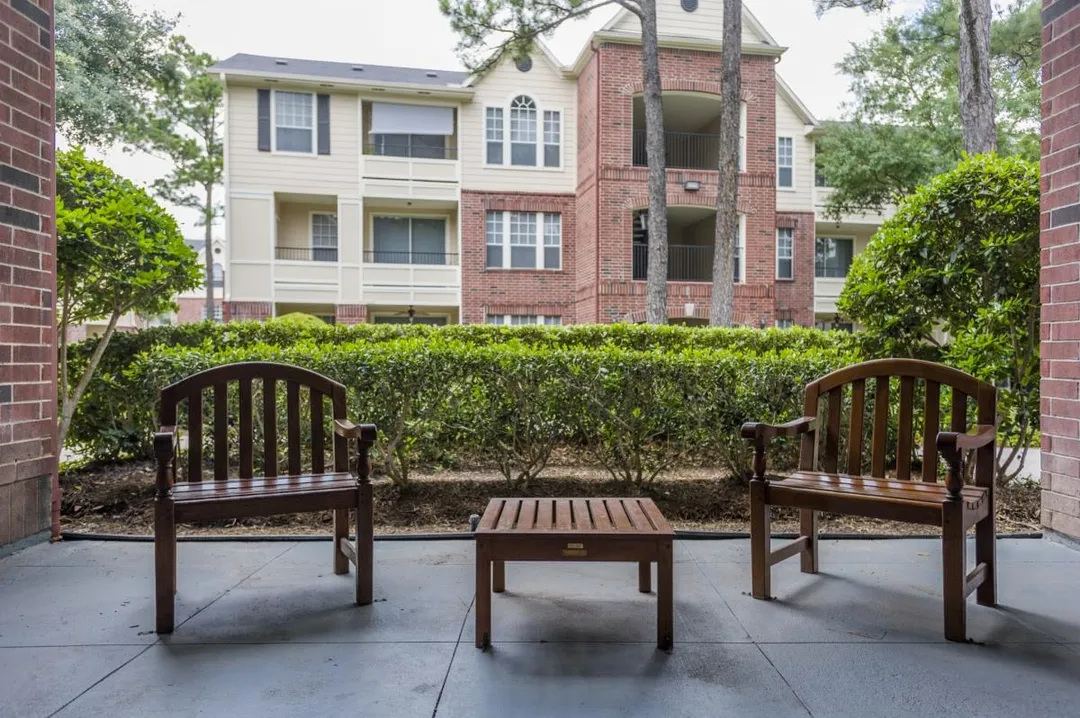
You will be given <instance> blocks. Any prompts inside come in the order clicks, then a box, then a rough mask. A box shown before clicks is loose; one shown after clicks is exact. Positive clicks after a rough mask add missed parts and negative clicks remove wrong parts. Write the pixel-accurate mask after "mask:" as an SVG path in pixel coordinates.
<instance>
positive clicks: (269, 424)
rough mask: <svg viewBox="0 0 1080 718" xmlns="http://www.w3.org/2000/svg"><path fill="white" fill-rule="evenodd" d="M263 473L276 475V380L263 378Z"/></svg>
mask: <svg viewBox="0 0 1080 718" xmlns="http://www.w3.org/2000/svg"><path fill="white" fill-rule="evenodd" d="M263 474H265V475H266V476H277V475H278V460H277V382H276V381H274V380H273V379H263Z"/></svg>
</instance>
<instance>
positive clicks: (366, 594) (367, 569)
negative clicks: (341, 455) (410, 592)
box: [356, 482, 375, 606]
mask: <svg viewBox="0 0 1080 718" xmlns="http://www.w3.org/2000/svg"><path fill="white" fill-rule="evenodd" d="M374 524H375V517H374V514H373V507H372V500H371V484H369V483H367V482H364V483H362V484H360V500H359V502H358V505H357V510H356V605H358V606H367V605H370V604H371V602H372V601H373V600H374V595H373V594H374V578H373V573H374V569H375V525H374Z"/></svg>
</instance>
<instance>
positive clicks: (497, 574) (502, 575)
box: [491, 561, 506, 593]
mask: <svg viewBox="0 0 1080 718" xmlns="http://www.w3.org/2000/svg"><path fill="white" fill-rule="evenodd" d="M491 564H492V566H491V570H492V573H491V590H492V591H494V592H495V593H502V592H503V591H505V590H506V561H492V562H491Z"/></svg>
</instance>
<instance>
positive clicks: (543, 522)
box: [533, 499, 555, 531]
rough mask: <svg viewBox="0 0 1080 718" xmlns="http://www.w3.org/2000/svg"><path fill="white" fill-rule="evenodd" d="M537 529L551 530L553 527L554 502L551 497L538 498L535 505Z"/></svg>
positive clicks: (535, 525)
mask: <svg viewBox="0 0 1080 718" xmlns="http://www.w3.org/2000/svg"><path fill="white" fill-rule="evenodd" d="M533 526H534V527H535V530H537V531H551V530H552V529H553V528H555V502H554V501H553V500H552V499H540V500H539V502H538V503H537V506H536V523H535V524H533Z"/></svg>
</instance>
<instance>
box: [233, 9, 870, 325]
mask: <svg viewBox="0 0 1080 718" xmlns="http://www.w3.org/2000/svg"><path fill="white" fill-rule="evenodd" d="M657 4H658V14H659V29H660V44H661V50H660V63H661V75H662V88H663V101H664V130H665V142H666V145H667V160H668V225H669V245H670V246H669V267H668V279H669V291H668V295H669V300H668V302H669V304H668V315H669V318H670V320H671V321H673V322H684V323H705V322H707V321H708V315H709V305H710V296H711V290H712V286H711V273H712V252H713V249H712V244H713V237H714V232H715V224H716V211H715V202H716V185H717V173H716V171H715V169H713V168H715V166H716V161H717V153H718V137H717V126H718V121H719V113H720V99H719V92H720V86H719V76H720V63H721V57H720V46H719V38H720V37H721V14H722V3H721V2H720V1H719V0H701V1H700V2H689V0H658V3H657ZM743 28H744V32H743V46H742V53H743V58H742V59H743V82H742V88H741V92H740V97H741V118H742V122H741V125H742V130H741V138H742V140H741V145H742V146H741V156H740V165H741V167H740V170H741V171H740V176H739V198H738V213H739V223H738V225H739V236H738V251H737V252H736V255H737V261H736V267H735V270H734V274H735V277H734V278H735V280H736V282H737V283H736V288H735V318H736V321H737V323H739V324H745V325H750V326H774V325H775V326H791V325H795V324H799V325H806V326H811V325H814V324H815V323H820V324H827V325H829V326H832V325H834V324H842V323H843V318H842V317H839V316H837V315H836V307H835V299H836V294H838V291H839V290H838V287H839V286H842V282H843V276H844V274H845V273H846V271H847V266H848V265H849V264H850V260H851V256H852V255H853V254H854V253H855V252H856V251H858V250H859V249H861V247H862V246H864V245H865V243H866V241H867V240H868V238H869V236H870V234H871V233H872V231H873V229H874V228H876V225H877V223H878V222H879V221H880V218H877V217H850V218H843V221H842V222H840V223H837V222H827V221H825V220H824V218H823V217H822V215H821V212H820V205H821V204H822V203H823V199H822V198H823V194H822V193H823V192H825V191H827V189H825V188H819V187H817V186H816V182H815V172H814V135H815V132H816V131H817V130H818V129H819V126H818V123H817V120H816V119H815V118H814V117H813V115H812V114H811V113H810V112H809V110H808V109H807V108H806V106H805V105H804V104H803V103H802V102H801V101H800V100H799V98H798V97H796V96H795V93H794V92H793V91H792V90H791V88H790V87H788V86H787V85H786V84H785V83H784V81H783V80H782V79H781V78H780V77H779V75H778V74H777V71H776V63H777V61H778V60H779V59H780V58H781V57H782V55H783V53H784V50H785V48H784V47H782V46H781V45H779V44H778V43H777V42H776V40H775V39H774V38H773V37H772V36H771V35H770V34H769V33H768V32H767V30H766V29H765V28H764V27H762V26H761V24H760V22H758V21H757V19H756V18H755V17H754V16H753V15H752V14H751V13H750V12H749V11H744V20H743ZM213 71H214V72H217V73H219V74H220V76H221V78H222V80H223V82H224V83H225V85H226V88H227V92H226V98H227V108H226V110H227V133H226V151H225V166H226V194H227V212H226V227H227V237H226V240H227V241H226V254H227V261H226V265H227V281H226V282H225V285H226V286H225V297H224V299H225V301H224V314H225V316H226V318H228V319H263V318H267V317H270V316H275V315H281V314H286V313H289V312H295V311H303V312H307V313H311V314H315V315H318V316H322V317H324V318H326V319H328V320H333V321H336V322H340V323H350V324H352V323H359V322H376V323H378V322H425V323H432V324H445V323H457V322H468V323H478V322H488V323H496V324H532V323H541V324H560V323H567V324H568V323H591V322H617V321H641V320H642V319H643V318H644V308H645V277H646V274H647V271H648V267H647V259H648V257H647V252H646V249H645V248H646V246H647V242H648V235H647V229H646V227H647V217H646V215H645V210H646V207H647V205H648V194H647V182H646V167H645V164H646V162H645V152H644V130H645V124H644V106H643V102H642V80H641V77H642V71H641V48H640V27H639V22H638V20H637V18H636V16H634V15H632V14H630V13H628V12H625V11H623V12H620V13H619V14H618V15H616V16H615V17H614V18H613V19H612V20H611V21H610V22H608V23H607V24H606V25H605V26H604V27H603V28H602V29H601V30H599V31H597V32H595V33H593V35H592V36H591V38H590V40H589V42H588V43H587V44H586V46H585V47H584V48H582V50H581V52H580V54H579V55H578V57H577V58H576V60H575V62H574V63H573V64H572V65H569V66H567V65H564V64H562V63H560V62H559V61H558V60H557V59H556V58H555V57H554V56H553V55H552V54H551V53H550V52H549V51H548V50H547V49H546V48H545V47H544V46H543V45H539V46H538V47H537V49H536V51H535V52H534V54H533V55H532V57H530V58H526V59H524V60H521V61H517V62H515V61H513V60H510V59H507V60H505V61H504V62H502V63H501V64H499V65H498V66H496V67H494V68H493V69H491V70H490V71H488V72H487V73H485V74H483V75H481V76H469V75H466V74H464V73H461V72H453V71H445V70H426V69H414V68H403V67H388V66H381V65H369V64H359V63H358V64H350V63H336V62H320V61H314V60H299V59H291V58H277V57H263V56H254V55H235V56H233V57H231V58H229V59H227V60H224V61H222V62H221V63H219V64H218V65H216V66H215V67H214V68H213Z"/></svg>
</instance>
